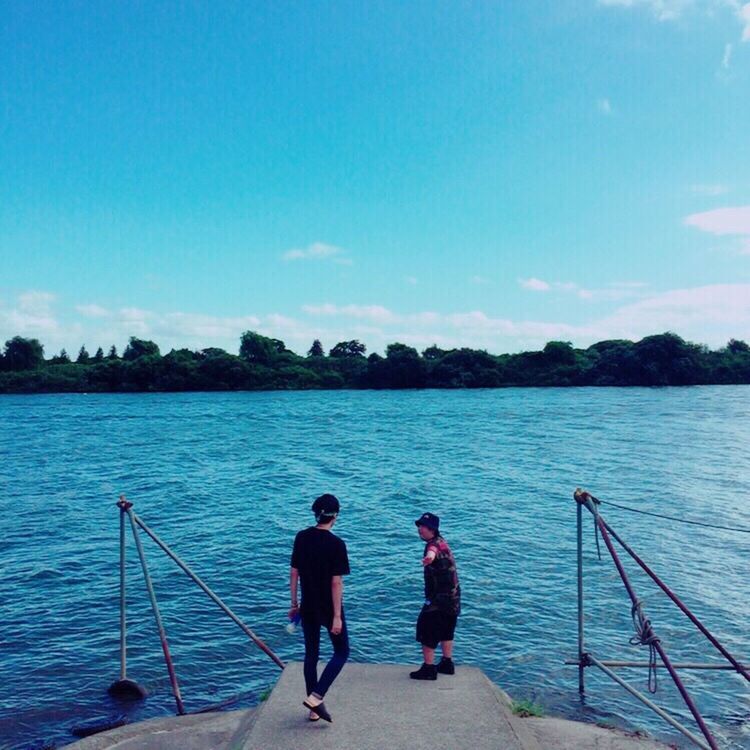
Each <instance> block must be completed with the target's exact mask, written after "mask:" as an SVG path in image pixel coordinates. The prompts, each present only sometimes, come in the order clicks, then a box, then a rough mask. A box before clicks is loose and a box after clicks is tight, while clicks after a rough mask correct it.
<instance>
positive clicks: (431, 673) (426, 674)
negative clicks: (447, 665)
mask: <svg viewBox="0 0 750 750" xmlns="http://www.w3.org/2000/svg"><path fill="white" fill-rule="evenodd" d="M409 677H411V678H412V680H437V667H436V666H435V665H434V664H422V666H421V667H420V668H419V669H418V670H416V672H409Z"/></svg>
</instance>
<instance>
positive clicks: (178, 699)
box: [126, 503, 185, 716]
mask: <svg viewBox="0 0 750 750" xmlns="http://www.w3.org/2000/svg"><path fill="white" fill-rule="evenodd" d="M130 505H131V504H130V503H128V507H127V508H126V513H127V514H128V518H129V519H130V526H131V528H132V529H133V538H134V539H135V546H136V549H137V550H138V557H139V558H140V560H141V567H142V568H143V577H144V579H145V581H146V588H147V589H148V596H149V599H150V600H151V609H153V611H154V618H155V619H156V627H157V628H158V630H159V640H160V641H161V648H162V651H163V652H164V661H165V662H166V665H167V672H168V673H169V681H170V682H171V683H172V692H173V693H174V699H175V703H176V704H177V713H178V714H179V715H180V716H182V715H183V714H184V713H185V707H184V705H183V703H182V696H181V695H180V686H179V683H178V682H177V675H176V673H175V671H174V664H173V663H172V656H171V654H170V653H169V644H168V643H167V633H166V631H165V630H164V623H163V622H162V619H161V614H160V613H159V605H158V604H157V602H156V594H155V593H154V587H153V585H152V583H151V576H150V575H149V572H148V565H147V564H146V555H145V553H144V552H143V545H142V544H141V539H140V537H139V536H138V527H137V526H136V523H135V514H134V513H133V510H132V508H131V507H130Z"/></svg>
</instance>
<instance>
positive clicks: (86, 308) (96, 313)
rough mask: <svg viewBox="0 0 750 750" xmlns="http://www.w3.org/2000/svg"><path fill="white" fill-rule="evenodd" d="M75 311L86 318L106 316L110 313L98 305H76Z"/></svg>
mask: <svg viewBox="0 0 750 750" xmlns="http://www.w3.org/2000/svg"><path fill="white" fill-rule="evenodd" d="M76 311H77V312H79V313H80V314H81V315H83V316H84V317H86V318H108V317H109V316H110V315H111V314H112V313H110V311H109V310H106V309H105V308H103V307H101V306H100V305H76Z"/></svg>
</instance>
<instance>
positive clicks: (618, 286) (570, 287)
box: [519, 278, 647, 302]
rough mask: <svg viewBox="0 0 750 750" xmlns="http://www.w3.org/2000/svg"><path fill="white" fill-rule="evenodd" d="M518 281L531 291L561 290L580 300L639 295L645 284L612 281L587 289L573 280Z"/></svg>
mask: <svg viewBox="0 0 750 750" xmlns="http://www.w3.org/2000/svg"><path fill="white" fill-rule="evenodd" d="M519 283H520V284H521V286H522V287H523V288H524V289H528V290H529V291H532V292H549V291H555V292H561V293H563V294H572V295H575V296H576V297H578V299H581V300H593V301H596V302H616V301H619V300H623V299H627V298H629V297H636V296H639V294H640V293H639V291H638V290H639V289H640V288H642V287H644V286H647V284H644V283H643V282H640V281H638V282H632V281H631V282H613V283H610V284H608V285H607V286H606V287H605V288H604V289H587V288H586V287H582V286H580V285H579V284H576V283H575V282H573V281H542V280H541V279H535V278H530V279H520V280H519Z"/></svg>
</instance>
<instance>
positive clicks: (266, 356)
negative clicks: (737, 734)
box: [240, 331, 287, 365]
mask: <svg viewBox="0 0 750 750" xmlns="http://www.w3.org/2000/svg"><path fill="white" fill-rule="evenodd" d="M286 350H287V349H286V346H284V342H283V341H280V340H279V339H272V338H269V337H268V336H261V334H259V333H256V332H255V331H245V332H244V333H243V334H242V336H241V337H240V357H242V359H246V360H247V361H248V362H256V363H257V364H259V365H267V364H270V363H271V362H273V360H274V359H275V358H276V355H278V354H281V353H282V352H285V351H286Z"/></svg>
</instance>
